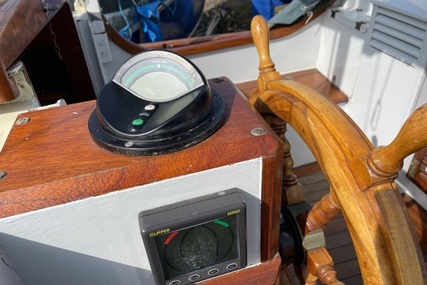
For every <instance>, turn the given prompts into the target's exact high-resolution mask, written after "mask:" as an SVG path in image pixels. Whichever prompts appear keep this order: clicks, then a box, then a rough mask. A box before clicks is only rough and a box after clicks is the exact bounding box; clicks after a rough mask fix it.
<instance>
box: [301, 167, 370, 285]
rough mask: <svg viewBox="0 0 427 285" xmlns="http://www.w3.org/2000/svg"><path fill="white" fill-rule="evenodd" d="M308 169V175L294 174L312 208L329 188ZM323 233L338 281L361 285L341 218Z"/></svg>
mask: <svg viewBox="0 0 427 285" xmlns="http://www.w3.org/2000/svg"><path fill="white" fill-rule="evenodd" d="M309 168H310V169H309V172H308V173H307V172H304V171H305V170H307V169H306V168H305V169H300V170H299V171H296V173H298V174H301V176H300V175H298V182H299V183H300V184H301V186H302V187H303V189H304V196H305V198H306V201H307V202H308V203H309V204H310V205H312V206H314V205H315V203H317V202H318V201H319V200H320V199H321V198H322V197H323V196H324V195H326V194H328V192H329V189H330V186H329V183H328V181H327V180H326V178H325V175H324V174H323V173H322V172H321V171H320V170H316V168H315V167H312V166H309ZM313 170H315V171H313ZM324 232H325V236H326V248H327V249H328V251H329V253H330V254H331V256H332V258H333V260H334V263H335V268H336V270H337V273H338V279H339V280H340V281H342V282H344V283H345V284H346V285H359V284H363V281H362V276H361V274H360V269H359V265H358V261H357V257H356V252H355V251H354V247H353V243H352V241H351V237H350V234H349V232H348V229H347V226H346V224H345V221H344V218H343V216H342V215H339V216H338V217H336V218H335V219H333V220H332V221H331V222H329V223H328V224H327V226H326V228H325V229H324Z"/></svg>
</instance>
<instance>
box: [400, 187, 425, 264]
mask: <svg viewBox="0 0 427 285" xmlns="http://www.w3.org/2000/svg"><path fill="white" fill-rule="evenodd" d="M403 201H404V202H405V205H406V207H407V208H408V212H409V216H410V217H411V220H412V222H413V224H414V227H415V232H416V233H417V236H418V241H419V242H420V245H421V248H422V250H423V252H424V255H425V256H426V257H427V212H426V210H424V209H423V208H422V207H421V206H420V205H419V204H418V203H417V202H416V201H415V200H413V199H412V198H411V197H409V196H408V195H405V194H404V195H403Z"/></svg>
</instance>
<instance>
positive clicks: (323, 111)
mask: <svg viewBox="0 0 427 285" xmlns="http://www.w3.org/2000/svg"><path fill="white" fill-rule="evenodd" d="M251 29H252V35H253V39H254V42H255V45H256V46H257V50H258V55H259V58H260V65H259V71H260V75H259V78H258V90H259V91H258V92H257V93H256V94H255V95H254V96H253V97H251V98H250V102H251V103H252V104H253V105H254V106H255V107H256V108H257V109H258V110H259V111H260V112H261V113H262V112H265V113H272V114H274V115H276V116H278V117H279V118H281V119H282V120H284V121H285V122H286V123H288V124H290V125H291V126H292V127H293V129H294V130H295V131H296V132H297V133H298V134H299V135H300V137H301V138H302V139H303V140H304V141H305V143H306V144H307V146H308V147H309V149H310V150H311V152H312V153H313V155H314V156H315V158H316V160H317V162H318V163H319V165H320V167H321V169H322V170H323V172H324V173H325V176H326V177H327V179H328V182H329V184H330V185H331V191H330V194H329V195H328V197H326V199H323V201H321V202H320V203H323V204H324V205H323V206H322V205H320V206H318V207H316V206H315V207H314V208H313V209H314V210H313V211H312V213H311V216H312V219H313V221H314V224H316V222H317V223H318V226H320V227H321V226H322V221H321V220H322V218H321V217H320V218H316V216H322V215H324V214H326V215H328V214H331V211H335V212H339V209H341V212H342V214H343V216H344V218H345V221H346V224H347V227H348V229H349V232H350V235H351V237H352V240H353V244H354V247H355V250H356V254H357V258H358V261H359V266H360V269H361V273H362V277H363V281H364V283H365V284H426V283H427V277H426V271H425V268H424V266H422V264H423V262H422V256H421V250H420V247H419V244H418V241H417V238H416V235H415V233H414V230H413V227H412V225H411V222H410V219H409V216H408V214H407V211H406V208H405V205H404V203H403V201H402V199H401V197H400V194H399V191H398V190H397V188H396V185H395V184H394V182H393V181H394V179H395V178H396V176H397V172H398V171H399V170H400V168H401V161H402V160H403V158H404V157H406V156H407V155H409V154H410V153H412V152H414V151H416V150H418V149H421V148H423V147H425V146H427V137H426V136H424V138H423V137H420V136H419V135H417V134H423V133H427V126H426V124H425V123H424V122H425V121H426V119H427V118H426V117H427V106H424V107H422V108H420V109H419V110H418V111H417V112H416V113H415V114H414V115H413V117H411V119H409V120H408V122H407V124H405V126H404V127H403V128H402V131H401V133H400V135H398V137H397V138H396V140H395V141H394V142H393V143H392V144H390V145H389V146H387V147H384V148H377V149H374V147H373V145H372V144H371V143H370V142H369V140H368V139H367V138H366V137H365V135H364V134H363V132H362V131H361V130H360V129H359V128H358V127H357V126H356V125H355V123H353V122H352V120H351V119H350V118H349V117H348V116H346V115H345V113H344V112H342V111H341V109H340V108H339V107H338V106H336V105H335V104H333V103H331V102H330V101H328V100H327V99H325V98H324V97H323V96H321V95H320V94H318V93H317V92H315V91H314V90H311V89H310V88H308V87H306V86H304V85H302V84H300V83H298V82H295V81H289V80H280V74H279V73H277V72H276V71H275V69H274V63H273V62H272V60H271V59H270V55H269V49H268V44H269V43H268V41H269V40H268V28H267V23H266V22H265V20H264V19H263V18H262V17H261V16H256V17H255V18H254V19H253V21H252V27H251ZM420 122H421V123H420ZM331 202H332V203H333V204H334V205H335V206H333V207H329V206H327V205H326V204H328V203H331ZM325 205H326V207H325ZM329 208H330V209H329ZM319 209H320V210H319ZM322 209H323V211H325V212H324V213H322V212H321V211H322ZM317 211H320V212H317ZM319 213H320V215H319ZM333 215H334V214H331V217H332V216H333ZM319 219H320V220H319ZM312 227H313V228H315V227H316V225H314V226H312ZM310 230H311V228H310V224H308V226H307V228H306V233H308V232H310ZM309 254H310V253H309ZM311 258H312V260H311V261H310V256H309V257H308V263H310V262H311V263H312V264H308V269H309V270H310V273H311V274H312V277H313V276H318V277H322V278H323V281H324V282H328V283H330V284H333V283H334V282H336V280H335V279H334V278H333V277H332V278H331V277H330V276H321V275H322V274H324V273H325V272H323V271H322V270H323V267H322V264H324V263H328V260H326V261H321V260H315V259H316V258H317V255H316V254H313V255H312V256H311ZM320 258H322V257H320ZM313 263H314V264H313ZM338 274H339V272H338ZM307 282H309V280H307Z"/></svg>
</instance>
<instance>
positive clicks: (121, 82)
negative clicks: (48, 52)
mask: <svg viewBox="0 0 427 285" xmlns="http://www.w3.org/2000/svg"><path fill="white" fill-rule="evenodd" d="M96 103H97V104H96V110H95V111H94V112H93V114H92V116H91V117H90V119H89V130H90V132H91V135H92V137H93V139H94V140H95V142H96V143H98V144H99V145H100V146H102V147H104V148H106V149H108V150H111V151H113V152H118V153H123V154H129V155H158V154H164V153H170V152H174V151H178V150H181V149H184V148H187V147H190V146H193V145H194V144H197V143H199V142H201V141H202V140H204V139H206V138H208V137H209V136H211V135H212V134H213V133H214V132H215V131H216V130H217V129H218V128H219V127H220V126H221V123H222V122H223V119H224V118H225V104H224V101H223V99H222V97H221V96H220V95H219V94H217V93H216V92H215V91H212V90H211V88H210V86H209V84H208V82H207V80H206V79H205V77H204V76H203V74H202V72H201V71H200V70H199V69H198V68H197V67H196V66H195V65H194V64H193V63H192V62H191V61H189V60H188V59H186V58H184V57H182V56H179V55H178V54H175V53H172V52H170V51H165V50H153V51H147V52H143V53H140V54H138V55H136V56H134V57H132V58H130V59H129V60H128V61H126V62H125V63H124V64H123V65H122V66H121V67H120V68H119V69H118V70H117V72H116V73H115V75H114V77H113V79H112V81H111V82H109V83H107V84H106V86H105V87H104V88H103V89H102V90H101V92H100V93H99V94H98V96H97V102H96Z"/></svg>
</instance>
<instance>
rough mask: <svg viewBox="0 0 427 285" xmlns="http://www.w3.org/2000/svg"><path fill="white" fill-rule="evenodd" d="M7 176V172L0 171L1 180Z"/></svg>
mask: <svg viewBox="0 0 427 285" xmlns="http://www.w3.org/2000/svg"><path fill="white" fill-rule="evenodd" d="M6 175H7V172H6V171H0V179H3V178H5V177H6Z"/></svg>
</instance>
